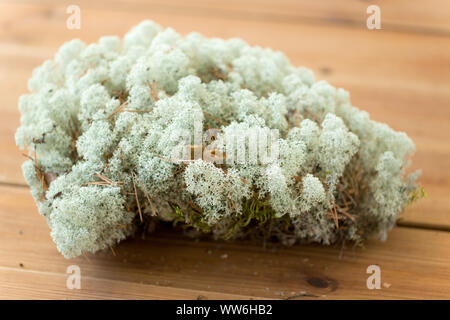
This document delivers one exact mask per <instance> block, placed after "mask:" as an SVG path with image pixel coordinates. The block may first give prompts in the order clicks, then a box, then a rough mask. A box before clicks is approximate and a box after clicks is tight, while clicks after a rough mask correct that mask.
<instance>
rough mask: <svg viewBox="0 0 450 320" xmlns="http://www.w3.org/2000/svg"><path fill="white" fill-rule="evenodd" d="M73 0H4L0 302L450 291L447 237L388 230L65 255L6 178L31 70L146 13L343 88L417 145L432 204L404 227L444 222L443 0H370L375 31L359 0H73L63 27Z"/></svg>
mask: <svg viewBox="0 0 450 320" xmlns="http://www.w3.org/2000/svg"><path fill="white" fill-rule="evenodd" d="M406 2H407V3H406ZM68 3H69V2H68V1H59V2H58V3H57V4H55V3H53V2H51V1H40V2H35V1H26V0H20V1H2V2H0V82H1V83H2V86H0V95H1V97H2V98H3V100H2V105H1V106H0V152H1V157H0V184H1V183H3V184H4V186H0V298H19V297H25V298H57V299H64V298H70V299H78V298H93V299H95V298H98V299H101V298H108V297H109V298H137V299H141V298H189V299H195V298H196V297H197V296H198V295H201V296H207V297H208V298H210V299H213V298H219V297H223V298H248V297H266V298H287V297H289V296H298V298H301V299H304V298H313V299H317V298H319V299H321V298H333V299H342V298H369V299H370V298H420V297H424V298H450V284H449V280H450V274H449V270H450V268H449V267H450V261H449V257H450V252H449V250H450V249H449V248H450V234H449V233H448V232H445V231H432V230H419V229H411V228H397V229H395V230H394V231H392V232H391V234H390V237H389V240H388V242H387V243H379V242H376V241H373V242H370V243H368V244H367V247H366V249H364V250H361V249H358V250H356V251H353V250H352V249H349V248H347V249H345V250H344V251H343V257H342V258H341V259H339V255H340V248H320V247H316V246H297V247H294V248H289V249H280V248H278V249H274V250H269V251H263V250H262V249H261V248H260V247H258V246H255V245H251V244H246V243H241V244H238V243H234V244H222V243H216V242H208V241H200V242H193V241H192V240H188V239H186V238H184V237H180V236H177V235H174V234H170V233H169V234H166V233H163V234H159V235H155V236H153V237H151V238H150V239H147V240H145V241H143V240H130V241H126V242H124V243H123V244H121V245H120V246H119V247H118V248H117V249H116V251H117V255H118V256H117V257H114V256H112V255H111V254H110V253H101V254H99V255H96V256H89V257H88V258H85V257H82V258H80V259H75V260H65V259H64V258H62V257H61V256H60V255H59V253H58V252H57V251H56V248H55V246H54V244H53V242H52V241H51V239H50V236H49V230H48V227H47V226H46V223H45V221H44V219H43V218H42V217H40V216H39V215H38V214H37V210H36V208H35V205H34V204H33V202H32V199H31V197H30V196H29V194H28V191H27V189H26V188H17V187H15V186H14V185H24V180H23V177H22V174H21V170H20V165H21V163H22V162H23V160H24V157H23V156H22V154H21V151H20V150H18V148H17V147H16V146H15V142H14V132H15V130H16V128H17V127H18V125H19V117H20V115H19V112H18V109H17V100H18V97H19V96H20V95H21V94H23V93H25V92H26V90H27V88H26V85H27V80H28V78H29V77H30V76H31V71H32V70H33V68H34V67H36V66H38V65H39V64H41V63H42V62H43V60H45V59H48V58H51V57H52V56H53V54H54V52H55V51H56V50H57V48H58V47H59V46H60V45H61V44H62V43H63V42H65V41H67V40H70V39H72V38H76V37H78V38H80V39H82V40H83V41H85V42H87V43H89V42H94V41H97V40H98V38H99V37H100V36H103V35H110V34H118V35H123V34H124V33H125V32H126V31H128V30H129V28H130V27H132V26H133V25H135V24H137V23H138V22H139V21H141V20H143V19H153V20H155V21H157V22H158V23H160V24H162V25H164V26H171V27H173V28H174V29H176V30H177V31H179V32H180V33H182V34H186V33H188V32H190V31H199V32H201V33H203V34H205V35H207V36H216V37H223V38H230V37H236V36H237V37H241V38H243V39H244V40H246V41H248V42H249V43H251V44H255V45H261V46H267V47H272V48H274V49H278V50H280V51H283V52H285V53H286V55H287V56H288V57H289V59H290V60H291V61H292V63H293V64H295V65H298V66H300V65H304V66H307V67H309V68H311V69H313V71H314V72H315V73H316V78H318V79H325V80H327V81H329V82H330V83H331V84H333V85H335V86H336V87H343V88H345V89H347V90H348V91H350V93H351V95H352V102H353V104H354V105H356V106H359V107H361V108H362V109H364V110H367V111H368V112H369V113H370V114H371V117H372V118H373V119H375V120H378V121H383V122H386V123H388V124H389V125H390V126H392V127H393V128H394V129H396V130H401V131H405V132H407V133H408V135H409V136H410V137H411V138H412V139H413V140H414V141H415V143H416V146H417V153H416V155H415V157H414V158H413V166H412V168H411V169H417V168H421V169H422V170H423V176H422V178H421V182H422V183H423V185H424V186H425V188H426V190H427V193H428V198H427V199H424V200H422V201H421V202H419V203H417V204H415V205H414V206H412V207H409V208H408V209H407V210H406V211H405V212H404V213H403V214H402V215H401V219H400V220H399V224H400V225H403V226H412V227H420V228H431V229H435V230H450V198H449V197H448V194H450V160H449V159H450V141H449V139H448V133H449V128H450V109H449V101H450V37H449V36H448V33H449V32H450V31H449V30H450V19H449V15H450V10H448V7H449V6H450V4H448V2H447V1H445V0H432V1H427V2H425V3H424V2H419V1H416V0H414V1H404V0H403V1H375V2H374V4H377V3H379V4H380V6H381V9H382V24H383V30H379V31H369V30H367V29H366V28H365V17H366V14H365V8H366V7H367V6H368V3H367V2H365V1H357V0H351V1H348V2H345V4H344V2H338V1H332V0H325V1H306V0H299V1H290V0H281V1H277V2H273V1H268V0H262V1H258V2H257V1H256V0H246V1H238V0H231V1H228V2H220V1H206V0H193V1H190V2H181V1H179V0H169V1H160V0H150V1H144V0H130V1H127V2H126V3H125V2H123V1H119V0H113V1H107V2H106V0H100V1H95V2H94V1H85V0H82V1H78V3H79V5H80V6H81V10H82V28H81V30H68V29H66V28H65V23H66V19H67V14H66V13H65V8H66V6H67V4H68ZM444 8H446V9H444ZM225 254H226V255H227V258H226V259H223V258H221V257H223V255H225ZM87 259H89V260H87ZM21 263H22V264H23V267H21V266H20V264H21ZM70 264H78V265H80V266H81V268H82V272H83V275H84V279H85V280H84V282H83V283H84V285H83V286H82V287H83V288H82V290H81V291H71V290H67V289H66V288H65V279H66V274H65V270H66V267H67V266H68V265H70ZM370 264H379V265H380V266H381V268H382V274H383V276H382V277H383V282H385V283H386V286H388V284H391V286H390V287H389V288H386V287H383V289H382V290H374V291H371V290H368V289H367V288H366V286H365V281H366V279H367V276H368V275H366V273H365V271H366V268H367V266H368V265H370ZM315 278H317V279H315ZM311 279H315V280H311ZM318 279H319V280H318ZM308 280H309V282H308ZM311 283H315V284H316V285H318V284H319V286H320V284H322V285H323V286H325V285H326V287H325V288H318V287H317V286H316V287H315V286H313V285H311ZM303 292H306V296H305V295H304V293H303Z"/></svg>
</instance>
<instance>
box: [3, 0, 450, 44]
mask: <svg viewBox="0 0 450 320" xmlns="http://www.w3.org/2000/svg"><path fill="white" fill-rule="evenodd" d="M6 2H8V3H11V2H14V3H32V2H35V1H33V0H9V1H6ZM40 3H41V4H47V5H48V4H50V5H54V1H52V0H41V1H40ZM58 3H59V4H61V5H64V6H67V5H69V4H73V1H70V0H60V1H58ZM77 4H78V5H79V6H80V7H81V8H102V9H110V10H120V11H147V12H149V11H151V12H156V13H170V14H172V15H180V16H185V15H192V16H198V17H204V16H211V17H227V18H230V19H234V20H237V21H239V22H240V21H242V20H260V21H261V20H263V21H272V22H289V23H296V24H327V25H335V26H336V25H338V26H346V27H359V28H360V27H365V26H366V20H367V17H368V14H367V13H366V10H367V7H368V6H369V5H378V6H379V7H380V10H381V13H382V22H383V24H382V26H383V29H384V30H391V31H398V32H415V33H432V34H440V35H444V36H445V35H449V34H450V12H449V11H448V10H445V9H447V8H448V2H447V1H446V0H428V1H425V2H424V1H420V0H396V1H390V0H373V1H370V2H368V1H364V0H346V1H335V0H321V1H310V0H294V1H293V0H277V1H271V0H245V1H242V0H229V1H220V0H212V1H211V0H191V1H180V0H128V1H122V0H97V1H88V0H81V1H80V0H79V1H77Z"/></svg>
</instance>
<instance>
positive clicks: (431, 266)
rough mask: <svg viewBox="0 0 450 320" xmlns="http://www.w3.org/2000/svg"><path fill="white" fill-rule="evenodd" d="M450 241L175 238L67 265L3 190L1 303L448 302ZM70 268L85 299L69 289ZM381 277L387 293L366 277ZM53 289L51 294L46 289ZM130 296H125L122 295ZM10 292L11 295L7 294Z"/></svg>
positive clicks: (412, 232) (13, 192) (413, 233)
mask: <svg viewBox="0 0 450 320" xmlns="http://www.w3.org/2000/svg"><path fill="white" fill-rule="evenodd" d="M449 250H450V233H448V232H439V231H425V230H416V229H408V228H396V229H394V230H393V231H392V232H391V233H390V235H389V239H388V241H387V242H385V243H381V242H378V241H370V242H368V243H367V244H366V246H365V248H364V249H360V248H359V249H352V248H351V247H347V248H345V249H344V250H342V251H341V248H340V247H337V248H333V247H321V246H294V247H291V248H283V247H279V246H275V245H271V246H269V247H268V249H266V250H264V249H263V248H262V247H261V246H258V245H255V244H251V243H248V242H234V243H223V242H213V241H207V240H201V241H194V240H192V239H188V238H186V237H184V236H181V235H180V234H175V233H173V232H161V233H157V234H154V235H151V236H149V237H148V238H147V239H146V240H142V239H134V240H127V241H125V242H123V243H122V244H120V245H119V246H118V247H116V248H115V252H116V256H114V255H112V254H111V252H109V251H108V252H100V253H98V254H96V255H89V256H85V257H84V256H82V257H80V258H76V259H71V260H66V259H64V258H63V257H62V256H61V255H60V254H59V253H58V252H57V251H56V248H55V245H54V243H53V242H52V241H51V239H50V236H49V230H48V227H47V225H46V222H45V220H44V218H43V217H41V216H39V215H38V214H37V213H36V209H35V205H34V203H33V201H32V199H31V197H30V195H29V194H28V192H27V191H26V190H25V189H24V188H12V187H0V292H2V294H0V295H2V297H6V298H15V297H19V296H23V297H39V296H41V297H56V298H63V297H67V298H106V297H111V298H117V297H125V298H129V297H134V298H155V297H159V298H169V297H170V298H177V297H180V298H181V297H188V298H195V297H196V296H197V295H202V296H205V297H208V298H222V297H223V298H231V297H233V298H234V297H235V296H236V295H238V296H240V297H245V296H247V297H248V296H252V297H265V298H289V297H291V298H295V299H345V298H356V299H380V298H386V299H398V298H407V299H413V298H425V299H428V298H435V299H441V298H447V299H448V298H450V269H449V268H448V266H449V263H450V251H449ZM69 265H78V266H79V267H80V269H81V277H82V278H81V279H82V280H81V281H82V282H81V286H82V288H85V291H80V292H74V291H70V290H66V289H65V281H66V278H65V274H66V269H67V267H68V266H69ZM369 265H379V266H380V268H381V281H382V283H383V286H382V289H381V290H369V289H367V287H366V280H367V277H368V276H369V275H368V274H366V269H367V267H368V266H369ZM44 284H48V285H44ZM122 290H123V294H124V295H123V296H121V291H122ZM3 292H5V293H3Z"/></svg>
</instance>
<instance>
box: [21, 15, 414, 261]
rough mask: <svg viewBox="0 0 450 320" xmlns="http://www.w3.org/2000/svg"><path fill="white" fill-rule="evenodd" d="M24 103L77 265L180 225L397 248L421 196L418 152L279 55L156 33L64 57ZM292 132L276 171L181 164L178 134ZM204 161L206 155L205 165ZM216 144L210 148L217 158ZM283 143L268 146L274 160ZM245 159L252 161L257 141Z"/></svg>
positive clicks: (37, 157)
mask: <svg viewBox="0 0 450 320" xmlns="http://www.w3.org/2000/svg"><path fill="white" fill-rule="evenodd" d="M28 85H29V89H30V91H31V92H32V93H30V94H26V95H23V96H22V97H21V98H20V102H19V107H20V111H21V112H22V119H21V127H20V128H19V129H18V130H17V133H16V141H17V144H18V145H19V146H20V147H21V148H25V147H27V148H28V150H29V158H30V159H29V160H28V161H26V162H25V163H24V164H23V172H24V175H25V178H26V181H27V183H28V184H29V185H30V187H31V192H32V195H33V197H34V199H35V201H36V203H37V205H38V209H39V212H40V213H41V214H42V215H44V216H45V217H46V218H47V221H48V224H49V226H50V229H51V236H52V237H53V239H54V241H55V243H56V244H57V247H58V249H59V251H60V252H61V253H62V254H63V255H64V256H65V257H67V258H70V257H75V256H78V255H80V254H82V253H83V252H95V251H98V250H101V249H104V248H108V247H109V246H112V245H115V244H117V243H118V242H119V241H121V240H123V239H125V238H126V237H127V236H129V235H131V234H133V233H134V232H135V231H136V229H137V227H138V226H139V225H148V224H152V225H153V226H155V225H156V227H157V226H158V223H159V224H161V223H162V222H161V221H165V222H166V223H167V222H172V223H173V224H174V225H177V226H180V225H181V226H182V227H184V228H185V229H189V230H191V231H192V230H196V231H198V234H201V233H207V234H211V235H213V236H214V237H216V238H225V239H231V238H238V237H244V236H248V237H263V238H270V239H275V238H276V239H279V240H281V241H282V242H283V243H286V244H292V243H295V242H319V243H323V244H330V243H335V242H338V241H342V240H351V241H356V242H360V241H362V240H364V239H365V238H367V237H368V236H371V235H375V236H378V237H381V238H385V236H386V233H387V231H388V230H389V229H391V228H392V227H393V226H394V224H395V221H396V217H397V215H398V214H399V213H400V212H401V211H402V210H403V209H404V207H405V206H406V205H407V204H408V202H409V201H410V200H411V199H412V198H416V197H417V194H418V189H417V186H416V185H415V180H416V178H417V177H418V174H417V173H415V174H411V175H409V176H406V174H405V168H406V167H407V165H408V157H410V156H411V155H412V153H413V152H414V144H413V142H412V141H411V140H410V139H409V138H408V136H407V135H406V134H405V133H403V132H396V131H394V130H392V129H390V128H389V127H388V126H387V125H385V124H381V123H377V122H375V121H372V120H370V119H369V115H368V114H367V113H366V112H364V111H360V110H358V109H357V108H355V107H352V106H351V104H350V100H349V95H348V93H347V92H346V91H344V90H342V89H335V88H334V87H332V86H331V85H329V84H328V83H326V82H325V81H318V82H316V81H315V80H314V76H313V74H312V72H311V71H310V70H308V69H305V68H296V67H294V66H292V65H291V64H290V63H289V61H288V60H287V58H286V57H285V56H284V55H283V54H282V53H280V52H276V51H272V50H269V49H262V48H260V47H251V46H249V45H248V44H246V43H245V42H244V41H242V40H240V39H230V40H222V39H215V38H212V39H208V38H205V37H203V36H201V35H200V34H197V33H191V34H189V35H187V36H185V37H183V36H181V35H179V34H178V33H176V32H175V31H174V30H172V29H170V28H168V29H163V28H161V27H160V26H159V25H157V24H155V23H153V22H150V21H145V22H142V23H141V24H140V25H138V26H137V27H135V28H133V29H132V30H131V31H130V32H129V33H127V34H126V35H125V37H124V38H123V39H120V38H118V37H104V38H101V39H100V40H99V42H98V43H95V44H91V45H85V44H84V43H83V42H81V41H80V40H73V41H70V42H68V43H66V44H64V45H63V46H62V47H61V48H60V49H59V51H58V53H57V54H56V56H55V58H54V59H53V60H48V61H46V62H44V64H43V65H42V66H40V67H39V68H37V69H36V70H34V72H33V76H32V78H31V79H30V80H29V84H28ZM196 120H197V121H199V120H200V121H202V126H203V128H201V129H202V130H203V131H205V130H207V129H210V128H214V129H216V130H217V131H218V132H219V134H218V136H217V139H215V140H214V141H212V145H213V146H215V147H214V148H213V149H214V150H215V151H217V152H219V151H223V152H224V153H223V155H224V156H225V160H226V159H230V158H232V157H233V153H234V151H235V150H234V149H225V148H224V146H225V144H226V143H225V141H227V140H226V139H227V137H233V136H240V134H236V133H238V132H239V133H242V132H244V133H245V132H249V131H250V130H255V129H256V130H259V131H258V132H269V131H273V130H274V129H276V130H277V132H279V137H278V139H277V141H276V142H277V146H278V149H279V150H278V151H279V156H278V157H277V159H275V160H273V161H266V162H256V163H255V162H251V161H247V162H243V163H242V162H231V163H228V162H225V163H216V162H212V161H210V160H208V159H205V158H204V157H203V158H201V159H197V158H196V160H194V161H172V160H171V155H172V154H173V150H174V148H176V147H177V146H178V145H179V141H178V139H177V137H176V134H175V133H176V132H178V131H179V130H187V131H188V132H194V131H195V128H194V122H195V121H196ZM204 143H205V142H204V141H202V142H201V145H200V146H199V145H192V146H191V147H192V149H193V150H194V149H196V148H197V149H198V148H200V150H202V149H203V148H204V146H203V147H202V144H204ZM205 144H206V143H205ZM270 144H271V143H268V144H267V148H269V147H270ZM237 147H240V148H243V149H244V151H248V154H250V153H251V152H250V151H251V150H250V149H251V148H254V144H252V143H248V142H246V141H245V140H244V141H242V143H241V144H238V145H237Z"/></svg>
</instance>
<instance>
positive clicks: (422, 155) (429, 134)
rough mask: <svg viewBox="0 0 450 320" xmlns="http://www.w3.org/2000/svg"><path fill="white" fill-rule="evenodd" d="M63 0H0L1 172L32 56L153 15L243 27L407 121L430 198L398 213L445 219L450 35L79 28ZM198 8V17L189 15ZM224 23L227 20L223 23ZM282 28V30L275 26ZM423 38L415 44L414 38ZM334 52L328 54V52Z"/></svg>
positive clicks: (97, 22) (12, 158) (90, 22)
mask: <svg viewBox="0 0 450 320" xmlns="http://www.w3.org/2000/svg"><path fill="white" fill-rule="evenodd" d="M66 17H67V15H66V14H65V11H64V7H63V6H59V7H58V6H46V5H12V4H0V22H1V23H2V25H4V26H5V28H4V29H2V30H0V40H1V44H0V62H1V63H0V68H1V71H2V72H1V73H0V77H1V80H2V83H3V84H4V85H3V86H2V87H1V88H0V94H1V96H2V97H3V98H4V100H3V103H4V107H2V117H1V119H0V122H1V126H0V130H1V135H0V148H1V149H0V150H1V151H2V155H3V156H2V157H1V158H0V181H2V182H7V183H22V184H23V183H24V182H23V177H22V174H21V172H20V164H21V163H22V162H23V157H22V155H21V153H20V152H17V148H16V147H15V146H14V141H13V139H12V136H13V134H14V132H15V130H16V128H17V126H18V118H19V113H18V110H17V99H18V96H19V95H20V94H21V93H23V92H25V91H26V81H27V79H28V78H29V76H30V74H31V70H32V69H33V67H34V66H36V65H38V64H40V62H41V61H42V60H44V59H45V58H49V57H51V55H52V53H53V52H54V51H55V50H56V49H57V47H58V46H59V45H60V44H61V43H62V42H63V41H66V40H69V39H71V38H73V37H80V38H82V39H83V40H85V41H86V42H91V41H96V40H97V39H98V37H100V36H101V35H105V34H123V33H124V32H125V31H127V30H128V29H129V28H130V27H131V26H132V25H134V24H136V23H137V22H138V21H140V20H142V19H145V18H152V19H155V20H156V21H159V22H160V23H162V24H163V25H168V26H173V27H174V28H175V29H177V30H179V31H180V32H182V33H187V32H189V31H192V30H196V31H200V32H202V33H204V34H206V35H208V36H218V37H225V38H228V37H233V36H240V37H243V38H244V39H245V40H247V41H249V42H250V43H252V44H260V45H262V46H270V47H273V48H277V49H279V50H282V51H284V52H285V53H286V54H287V56H288V57H289V58H290V59H291V61H292V62H293V63H294V64H295V65H306V66H308V67H310V68H312V69H313V70H314V71H316V75H317V78H319V79H320V78H324V79H326V80H328V81H329V82H330V83H332V84H333V85H336V86H338V87H344V88H346V89H347V90H349V91H350V92H351V94H352V100H353V103H354V105H357V106H360V107H361V108H362V109H365V110H367V111H368V112H369V113H371V115H372V117H373V118H374V119H376V120H379V121H383V122H387V123H389V125H391V126H392V127H393V128H395V129H397V130H402V131H406V132H407V133H408V134H409V135H410V136H411V138H412V139H413V140H414V141H415V142H416V144H417V149H418V152H417V155H416V156H415V158H414V161H413V168H415V169H416V168H422V169H423V172H424V174H423V177H422V179H421V181H422V182H423V184H424V186H425V188H426V189H427V190H429V192H428V194H429V198H428V199H426V200H425V201H423V202H421V203H419V204H418V205H417V206H415V207H412V208H411V209H408V210H407V211H406V212H405V214H404V218H403V222H402V223H406V224H408V219H409V218H410V217H411V220H410V221H411V223H414V224H417V223H421V224H424V225H434V226H436V225H438V226H444V227H445V228H448V227H450V219H449V217H450V209H449V203H448V200H447V198H448V197H446V194H448V193H449V192H450V179H449V178H450V162H449V161H448V159H449V157H450V141H449V140H448V139H447V137H446V135H445V133H446V132H447V131H448V128H449V127H450V111H449V110H450V109H449V108H448V101H450V87H449V86H448V83H450V54H449V52H450V40H448V39H443V38H442V37H437V36H431V35H429V36H424V35H414V34H406V35H405V34H399V33H393V32H387V31H385V30H383V31H380V32H370V31H367V30H359V29H349V28H337V27H329V26H320V25H300V24H298V25H293V24H291V23H278V22H277V23H275V22H271V21H267V22H260V21H253V20H250V21H239V23H233V20H232V19H230V18H227V17H224V18H215V17H207V16H204V17H201V18H199V17H195V16H189V14H186V15H185V16H176V15H173V14H169V13H153V12H152V13H151V14H148V13H146V12H145V11H143V12H134V11H133V12H129V11H125V12H118V11H114V10H109V9H104V10H97V9H95V8H94V9H92V8H86V9H83V22H82V29H81V30H78V31H72V30H67V29H66V28H65V19H66ZM194 18H195V19H194ZM224 26H226V27H224ZM281 34H282V35H283V36H282V37H280V36H279V35H281ZM418 44H420V45H418ZM330 56H332V57H333V58H332V59H330Z"/></svg>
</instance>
